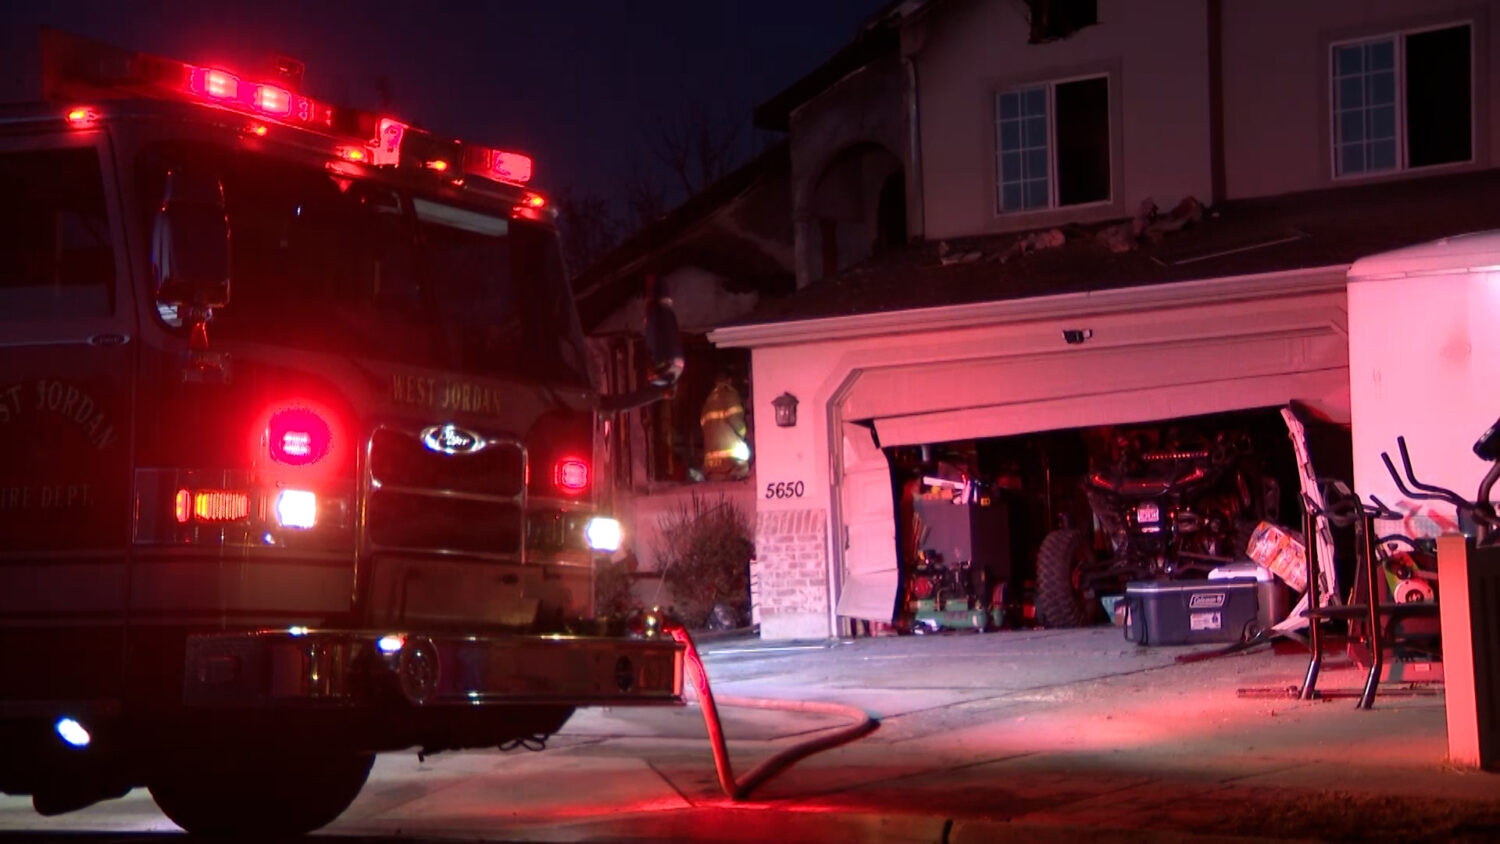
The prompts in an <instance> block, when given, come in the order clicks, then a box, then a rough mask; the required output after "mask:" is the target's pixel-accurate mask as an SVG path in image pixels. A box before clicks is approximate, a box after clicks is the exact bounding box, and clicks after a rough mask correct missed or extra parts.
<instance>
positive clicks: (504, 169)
mask: <svg viewBox="0 0 1500 844" xmlns="http://www.w3.org/2000/svg"><path fill="white" fill-rule="evenodd" d="M464 169H465V170H467V171H468V172H470V173H473V174H475V175H478V176H484V177H485V178H488V179H495V180H497V181H501V182H510V183H511V184H517V185H524V184H526V183H527V182H529V181H531V157H530V156H526V155H522V154H520V153H518V152H505V151H504V150H498V149H488V148H486V147H475V146H471V147H465V148H464Z"/></svg>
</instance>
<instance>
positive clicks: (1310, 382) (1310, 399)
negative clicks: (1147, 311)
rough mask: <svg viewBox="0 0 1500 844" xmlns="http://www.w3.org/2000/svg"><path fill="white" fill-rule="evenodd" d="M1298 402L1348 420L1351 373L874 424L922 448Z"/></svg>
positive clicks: (884, 440)
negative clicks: (926, 445) (953, 441)
mask: <svg viewBox="0 0 1500 844" xmlns="http://www.w3.org/2000/svg"><path fill="white" fill-rule="evenodd" d="M1294 398H1295V399H1299V400H1301V401H1304V402H1307V403H1308V404H1309V405H1311V406H1313V407H1314V408H1315V409H1317V410H1319V411H1321V412H1323V413H1325V414H1326V415H1328V416H1329V417H1330V418H1332V419H1334V420H1336V421H1348V418H1349V370H1348V369H1330V370H1324V371H1321V372H1299V373H1294V374H1291V375H1266V376H1260V377H1254V378H1236V379H1232V380H1223V381H1214V382H1208V383H1202V384H1180V385H1175V386H1171V387H1156V388H1153V389H1148V390H1131V391H1128V392H1110V393H1099V394H1096V395H1088V396H1070V397H1068V398H1062V399H1053V400H1050V401H1033V402H1023V403H1010V404H996V405H987V406H984V407H969V408H964V409H962V410H949V411H939V412H935V413H921V414H911V415H907V416H893V417H888V418H885V419H877V420H875V431H876V433H877V434H878V435H879V437H880V444H881V445H882V446H898V445H916V444H920V443H936V442H948V441H951V440H962V439H969V438H978V437H1004V436H1010V435H1012V434H1024V433H1030V432H1034V431H1048V430H1055V429H1059V428H1078V427H1084V426H1088V425H1114V424H1123V423H1130V422H1147V421H1153V420H1157V419H1171V418H1175V417H1178V416H1195V415H1197V414H1200V413H1219V412H1222V411H1227V410H1241V409H1244V408H1251V407H1274V406H1278V405H1284V404H1286V403H1287V402H1288V401H1290V400H1291V399H1294Z"/></svg>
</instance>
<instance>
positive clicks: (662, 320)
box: [645, 296, 684, 389]
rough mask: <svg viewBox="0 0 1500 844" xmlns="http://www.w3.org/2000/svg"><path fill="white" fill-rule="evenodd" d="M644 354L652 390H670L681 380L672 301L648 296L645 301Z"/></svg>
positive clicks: (678, 335) (679, 341) (679, 336)
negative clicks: (648, 361) (658, 388)
mask: <svg viewBox="0 0 1500 844" xmlns="http://www.w3.org/2000/svg"><path fill="white" fill-rule="evenodd" d="M645 340H646V354H647V356H648V357H649V358H650V367H651V371H650V374H649V376H648V377H649V379H650V381H651V384H652V386H655V387H661V388H664V389H671V388H672V387H673V386H674V385H676V383H677V379H678V378H680V377H682V368H683V365H684V358H683V354H682V334H681V333H680V332H679V331H678V329H677V313H676V312H675V311H673V310H672V300H671V299H670V298H668V297H665V296H652V297H650V298H649V299H647V301H646V337H645Z"/></svg>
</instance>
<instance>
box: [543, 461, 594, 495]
mask: <svg viewBox="0 0 1500 844" xmlns="http://www.w3.org/2000/svg"><path fill="white" fill-rule="evenodd" d="M552 483H553V484H555V485H556V486H557V488H558V489H560V490H562V491H563V492H566V493H570V494H577V493H580V492H583V491H584V490H586V489H588V488H589V464H588V463H586V462H585V461H583V460H581V459H579V458H577V457H564V458H563V459H561V460H559V461H557V465H555V466H553V467H552Z"/></svg>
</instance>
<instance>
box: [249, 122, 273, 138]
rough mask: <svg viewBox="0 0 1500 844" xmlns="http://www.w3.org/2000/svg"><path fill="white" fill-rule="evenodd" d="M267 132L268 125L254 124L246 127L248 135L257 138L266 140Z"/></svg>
mask: <svg viewBox="0 0 1500 844" xmlns="http://www.w3.org/2000/svg"><path fill="white" fill-rule="evenodd" d="M267 131H268V130H267V129H266V124H264V123H252V124H250V125H249V126H246V127H245V132H246V133H247V134H250V135H254V136H255V137H257V138H264V137H265V136H266V132H267Z"/></svg>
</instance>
